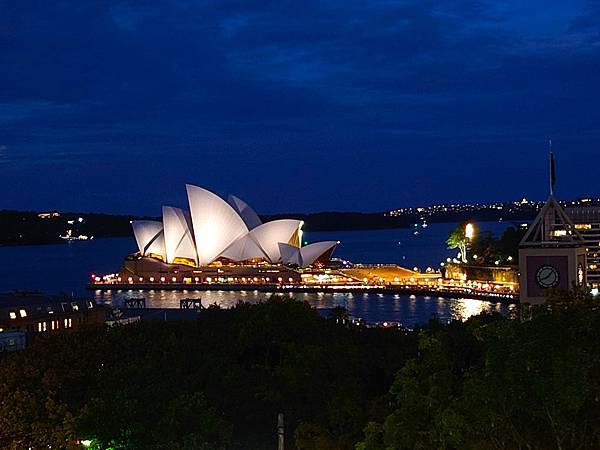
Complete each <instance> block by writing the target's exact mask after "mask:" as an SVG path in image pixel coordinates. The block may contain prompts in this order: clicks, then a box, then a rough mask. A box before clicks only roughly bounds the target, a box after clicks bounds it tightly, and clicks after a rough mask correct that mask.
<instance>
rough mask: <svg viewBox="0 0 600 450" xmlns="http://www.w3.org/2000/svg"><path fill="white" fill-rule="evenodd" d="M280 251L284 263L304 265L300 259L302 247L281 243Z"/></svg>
mask: <svg viewBox="0 0 600 450" xmlns="http://www.w3.org/2000/svg"><path fill="white" fill-rule="evenodd" d="M279 252H280V253H281V260H282V261H283V263H284V264H292V265H294V266H302V260H301V259H300V249H299V248H298V247H294V246H293V245H290V244H284V243H283V242H280V243H279Z"/></svg>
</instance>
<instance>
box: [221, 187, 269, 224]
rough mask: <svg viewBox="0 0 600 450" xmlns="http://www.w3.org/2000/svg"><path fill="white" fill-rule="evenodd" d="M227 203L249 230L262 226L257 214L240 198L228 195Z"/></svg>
mask: <svg viewBox="0 0 600 450" xmlns="http://www.w3.org/2000/svg"><path fill="white" fill-rule="evenodd" d="M227 202H228V203H229V204H230V205H231V207H232V208H233V209H234V210H235V211H236V212H237V213H238V214H239V215H240V217H241V218H242V220H243V221H244V223H245V224H246V226H247V227H248V229H249V230H252V229H254V228H256V227H258V226H260V225H261V224H262V220H260V217H258V214H256V212H255V211H254V210H253V209H252V208H251V207H250V205H248V203H246V202H245V201H244V200H242V199H241V198H238V197H236V196H235V195H230V196H229V197H228V199H227Z"/></svg>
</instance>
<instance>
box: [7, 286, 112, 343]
mask: <svg viewBox="0 0 600 450" xmlns="http://www.w3.org/2000/svg"><path fill="white" fill-rule="evenodd" d="M0 305H1V306H0V333H2V332H6V331H22V332H25V333H45V332H53V331H54V332H58V331H61V330H66V329H71V328H77V327H79V326H81V325H84V324H90V323H104V320H105V318H106V309H105V307H104V306H102V305H98V304H96V301H95V300H92V299H82V298H73V297H67V296H61V295H44V294H36V293H17V294H0Z"/></svg>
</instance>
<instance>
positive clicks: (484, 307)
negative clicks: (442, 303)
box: [452, 298, 491, 321]
mask: <svg viewBox="0 0 600 450" xmlns="http://www.w3.org/2000/svg"><path fill="white" fill-rule="evenodd" d="M490 309H491V304H490V303H488V302H485V301H482V300H475V299H472V298H461V299H458V300H455V301H454V302H453V303H452V318H453V319H458V320H462V321H465V320H467V319H468V318H469V317H471V316H476V315H477V314H481V313H482V312H488V311H490Z"/></svg>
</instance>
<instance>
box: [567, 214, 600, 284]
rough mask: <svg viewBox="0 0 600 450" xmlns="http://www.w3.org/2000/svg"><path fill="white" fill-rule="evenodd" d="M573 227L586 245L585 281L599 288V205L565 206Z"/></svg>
mask: <svg viewBox="0 0 600 450" xmlns="http://www.w3.org/2000/svg"><path fill="white" fill-rule="evenodd" d="M566 211H567V214H568V215H569V217H570V218H571V220H573V223H574V224H575V229H577V231H578V232H579V234H580V235H581V237H582V238H583V241H584V244H585V247H586V250H587V252H586V260H587V281H588V286H589V287H591V288H592V289H599V288H600V206H573V207H568V208H566Z"/></svg>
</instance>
